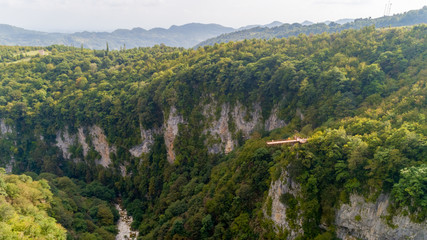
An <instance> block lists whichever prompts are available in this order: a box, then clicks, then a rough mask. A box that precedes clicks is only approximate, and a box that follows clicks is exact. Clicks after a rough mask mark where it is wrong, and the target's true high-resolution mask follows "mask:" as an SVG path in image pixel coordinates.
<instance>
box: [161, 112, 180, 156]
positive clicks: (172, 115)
mask: <svg viewBox="0 0 427 240" xmlns="http://www.w3.org/2000/svg"><path fill="white" fill-rule="evenodd" d="M181 123H184V119H183V117H182V116H181V115H179V114H178V113H177V111H176V108H175V107H171V109H170V112H169V118H168V120H167V121H166V123H165V128H164V129H165V130H164V138H165V144H166V150H167V157H168V162H169V163H173V162H174V161H175V151H174V149H173V148H174V141H175V138H176V136H177V135H178V125H179V124H181Z"/></svg>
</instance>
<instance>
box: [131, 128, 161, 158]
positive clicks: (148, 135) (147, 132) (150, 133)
mask: <svg viewBox="0 0 427 240" xmlns="http://www.w3.org/2000/svg"><path fill="white" fill-rule="evenodd" d="M140 129H141V140H142V143H141V144H140V145H137V146H134V147H132V148H131V149H130V150H129V152H130V153H131V154H132V156H134V157H140V156H141V155H142V154H143V153H149V152H150V150H151V147H152V146H153V144H154V136H155V135H159V134H161V132H162V130H161V129H144V128H143V127H142V126H140Z"/></svg>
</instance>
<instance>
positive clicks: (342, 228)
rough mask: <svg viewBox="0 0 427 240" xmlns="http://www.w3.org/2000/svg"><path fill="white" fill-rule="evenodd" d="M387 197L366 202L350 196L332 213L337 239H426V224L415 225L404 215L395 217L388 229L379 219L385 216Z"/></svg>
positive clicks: (387, 203)
mask: <svg viewBox="0 0 427 240" xmlns="http://www.w3.org/2000/svg"><path fill="white" fill-rule="evenodd" d="M388 205H389V197H388V196H387V195H383V194H382V195H380V196H379V197H378V199H377V201H376V202H373V203H371V202H366V201H365V199H364V198H363V197H362V196H358V195H355V194H353V195H351V196H350V203H349V204H343V205H342V206H341V207H340V209H339V210H338V211H337V213H336V218H335V223H336V226H337V236H338V237H339V238H341V239H349V240H350V239H367V240H374V239H402V240H403V239H415V240H424V239H427V223H423V224H416V223H413V222H411V220H410V219H409V217H407V216H401V215H398V216H395V217H394V218H393V224H394V225H395V226H396V228H391V227H390V226H388V225H387V224H386V223H385V220H384V219H383V217H384V216H385V215H387V207H388Z"/></svg>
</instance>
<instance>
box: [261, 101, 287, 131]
mask: <svg viewBox="0 0 427 240" xmlns="http://www.w3.org/2000/svg"><path fill="white" fill-rule="evenodd" d="M278 111H279V110H278V108H277V107H275V108H273V110H272V111H271V114H270V117H269V118H268V119H267V120H266V121H265V123H264V129H265V130H267V131H272V130H274V129H276V128H282V127H285V126H286V123H285V121H283V120H282V119H280V118H279V117H278V116H277V112H278Z"/></svg>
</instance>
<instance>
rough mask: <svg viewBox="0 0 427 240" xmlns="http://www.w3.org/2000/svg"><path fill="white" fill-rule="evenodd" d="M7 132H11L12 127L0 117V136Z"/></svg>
mask: <svg viewBox="0 0 427 240" xmlns="http://www.w3.org/2000/svg"><path fill="white" fill-rule="evenodd" d="M7 133H12V127H10V126H8V125H7V124H6V123H5V121H4V119H0V137H1V135H4V134H7Z"/></svg>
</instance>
